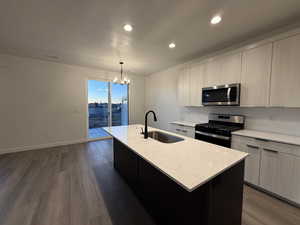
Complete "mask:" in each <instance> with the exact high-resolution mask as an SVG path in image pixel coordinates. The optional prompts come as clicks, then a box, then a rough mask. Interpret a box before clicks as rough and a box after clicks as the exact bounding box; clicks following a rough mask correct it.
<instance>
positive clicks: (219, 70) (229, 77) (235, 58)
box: [204, 53, 242, 87]
mask: <svg viewBox="0 0 300 225" xmlns="http://www.w3.org/2000/svg"><path fill="white" fill-rule="evenodd" d="M241 66H242V54H241V53H238V54H232V55H226V56H221V57H217V58H215V59H212V60H210V61H209V62H208V63H207V68H206V76H205V82H204V83H205V87H211V86H215V85H224V84H231V83H240V81H241Z"/></svg>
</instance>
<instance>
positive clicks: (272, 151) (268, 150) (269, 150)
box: [264, 148, 278, 154]
mask: <svg viewBox="0 0 300 225" xmlns="http://www.w3.org/2000/svg"><path fill="white" fill-rule="evenodd" d="M264 150H265V151H267V152H271V153H275V154H277V153H278V151H276V150H273V149H268V148H264Z"/></svg>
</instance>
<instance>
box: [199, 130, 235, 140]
mask: <svg viewBox="0 0 300 225" xmlns="http://www.w3.org/2000/svg"><path fill="white" fill-rule="evenodd" d="M195 133H196V134H201V135H204V136H208V137H213V138H218V139H222V140H230V137H226V136H223V135H218V134H211V133H206V132H202V131H195Z"/></svg>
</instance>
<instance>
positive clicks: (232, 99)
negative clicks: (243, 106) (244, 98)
mask: <svg viewBox="0 0 300 225" xmlns="http://www.w3.org/2000/svg"><path fill="white" fill-rule="evenodd" d="M240 90H241V84H239V83H237V84H226V85H220V86H213V87H206V88H202V105H204V106H218V105H219V106H239V105H240Z"/></svg>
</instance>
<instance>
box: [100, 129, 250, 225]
mask: <svg viewBox="0 0 300 225" xmlns="http://www.w3.org/2000/svg"><path fill="white" fill-rule="evenodd" d="M142 127H143V125H129V126H116V127H107V128H105V130H106V131H107V132H108V133H109V134H110V135H112V136H113V144H114V167H115V169H116V170H117V171H118V172H119V173H120V175H121V176H122V177H123V178H124V180H125V181H126V182H127V183H128V185H129V186H130V187H131V188H132V190H133V191H134V192H135V194H136V195H137V196H138V198H139V199H140V200H141V202H142V203H143V205H144V206H145V208H146V209H147V210H148V212H149V213H150V214H151V215H152V216H153V218H154V219H155V220H156V221H157V223H158V224H164V225H166V224H173V225H177V224H181V225H182V224H184V225H192V224H199V225H200V224H201V225H240V224H241V214H242V201H243V179H244V159H245V157H246V156H247V154H246V153H243V152H239V151H235V150H232V149H228V148H224V147H221V146H217V145H214V144H210V143H206V142H202V141H199V140H195V139H192V138H188V137H183V136H180V135H178V134H173V133H170V132H167V131H162V130H159V129H155V128H149V131H161V132H164V133H167V134H171V135H174V136H179V137H181V138H183V139H184V140H183V141H180V142H176V143H162V142H159V141H157V140H154V139H152V138H148V139H144V138H143V135H142V134H141V128H142ZM124 213H126V209H124Z"/></svg>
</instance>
